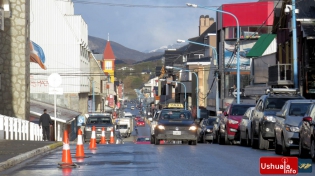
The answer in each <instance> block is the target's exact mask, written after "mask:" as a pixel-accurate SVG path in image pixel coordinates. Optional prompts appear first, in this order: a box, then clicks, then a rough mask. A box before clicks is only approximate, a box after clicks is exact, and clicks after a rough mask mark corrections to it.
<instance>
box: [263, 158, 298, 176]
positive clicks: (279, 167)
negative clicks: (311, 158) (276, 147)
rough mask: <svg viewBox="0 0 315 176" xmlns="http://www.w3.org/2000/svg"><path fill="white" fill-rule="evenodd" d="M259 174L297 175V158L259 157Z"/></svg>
mask: <svg viewBox="0 0 315 176" xmlns="http://www.w3.org/2000/svg"><path fill="white" fill-rule="evenodd" d="M259 164H260V166H259V168H260V169H259V170H260V174H293V175H294V174H297V173H298V158H297V157H261V158H260V162H259Z"/></svg>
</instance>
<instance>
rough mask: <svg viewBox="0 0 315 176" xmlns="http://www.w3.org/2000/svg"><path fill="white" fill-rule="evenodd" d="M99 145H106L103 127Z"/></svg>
mask: <svg viewBox="0 0 315 176" xmlns="http://www.w3.org/2000/svg"><path fill="white" fill-rule="evenodd" d="M100 144H106V136H105V127H103V128H102V136H101V142H100Z"/></svg>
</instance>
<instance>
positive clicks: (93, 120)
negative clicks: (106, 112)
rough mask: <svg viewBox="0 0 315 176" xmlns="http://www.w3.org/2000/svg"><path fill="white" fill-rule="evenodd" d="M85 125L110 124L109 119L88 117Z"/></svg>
mask: <svg viewBox="0 0 315 176" xmlns="http://www.w3.org/2000/svg"><path fill="white" fill-rule="evenodd" d="M87 123H92V124H111V119H110V117H89V118H88V120H87Z"/></svg>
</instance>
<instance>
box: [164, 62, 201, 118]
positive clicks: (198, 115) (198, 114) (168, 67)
mask: <svg viewBox="0 0 315 176" xmlns="http://www.w3.org/2000/svg"><path fill="white" fill-rule="evenodd" d="M165 68H166V69H175V70H182V71H187V72H191V73H193V74H194V75H195V76H196V81H197V88H196V99H197V118H200V112H199V94H198V93H199V83H198V75H197V73H196V72H192V71H190V70H184V69H182V68H178V67H171V66H166V67H165Z"/></svg>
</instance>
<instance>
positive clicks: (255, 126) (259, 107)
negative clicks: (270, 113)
mask: <svg viewBox="0 0 315 176" xmlns="http://www.w3.org/2000/svg"><path fill="white" fill-rule="evenodd" d="M263 103H264V101H263V99H262V98H261V99H259V100H258V102H257V104H256V107H255V111H254V114H253V117H252V128H251V130H252V132H253V133H254V134H258V130H259V121H260V117H262V116H263V108H264V107H263Z"/></svg>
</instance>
